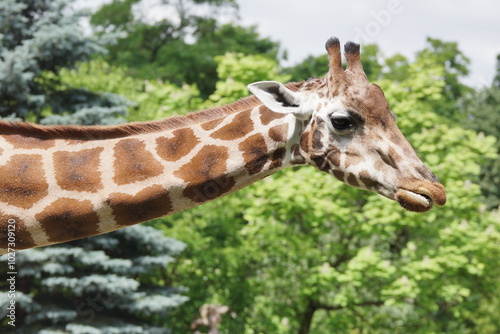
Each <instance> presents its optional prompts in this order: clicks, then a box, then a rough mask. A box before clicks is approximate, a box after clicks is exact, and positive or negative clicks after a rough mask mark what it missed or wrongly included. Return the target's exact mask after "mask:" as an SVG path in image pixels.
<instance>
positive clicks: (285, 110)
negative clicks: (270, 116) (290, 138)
mask: <svg viewBox="0 0 500 334" xmlns="http://www.w3.org/2000/svg"><path fill="white" fill-rule="evenodd" d="M248 90H250V91H251V92H252V93H253V94H254V95H255V96H256V97H257V98H258V99H259V100H260V101H261V102H262V103H263V104H264V105H265V106H266V107H268V108H269V109H271V110H272V111H274V112H278V113H282V114H293V115H295V117H297V118H300V119H305V118H307V116H308V115H306V113H304V111H303V110H304V108H303V107H302V105H301V104H302V102H303V101H302V95H301V94H300V93H297V92H294V91H292V90H290V89H288V88H286V87H285V85H283V84H282V83H279V82H276V81H258V82H254V83H252V84H250V85H248Z"/></svg>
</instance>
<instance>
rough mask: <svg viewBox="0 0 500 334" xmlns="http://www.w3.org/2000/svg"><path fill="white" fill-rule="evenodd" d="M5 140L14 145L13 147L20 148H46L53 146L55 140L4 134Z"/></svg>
mask: <svg viewBox="0 0 500 334" xmlns="http://www.w3.org/2000/svg"><path fill="white" fill-rule="evenodd" d="M4 138H5V140H7V141H8V142H9V143H11V144H12V145H14V148H17V149H19V148H21V149H35V148H37V149H47V148H50V147H53V146H54V143H55V141H54V140H50V139H42V138H36V137H26V136H23V135H6V136H4Z"/></svg>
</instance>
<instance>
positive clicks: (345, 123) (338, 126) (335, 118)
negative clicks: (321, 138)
mask: <svg viewBox="0 0 500 334" xmlns="http://www.w3.org/2000/svg"><path fill="white" fill-rule="evenodd" d="M331 122H332V125H333V128H334V129H335V130H336V131H338V132H340V133H347V132H350V131H352V130H354V128H355V127H356V123H355V122H354V121H353V120H352V119H351V117H349V116H347V115H332V116H331Z"/></svg>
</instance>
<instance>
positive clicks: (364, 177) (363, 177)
mask: <svg viewBox="0 0 500 334" xmlns="http://www.w3.org/2000/svg"><path fill="white" fill-rule="evenodd" d="M359 180H360V181H361V182H363V184H364V185H365V186H366V187H367V188H368V189H371V190H374V189H376V188H377V187H379V186H380V184H379V183H378V182H377V181H375V180H373V179H372V177H371V176H370V173H369V172H368V171H366V170H362V171H361V172H360V173H359Z"/></svg>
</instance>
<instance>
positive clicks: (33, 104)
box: [0, 0, 123, 121]
mask: <svg viewBox="0 0 500 334" xmlns="http://www.w3.org/2000/svg"><path fill="white" fill-rule="evenodd" d="M71 2H72V1H71V0H61V1H48V0H41V1H22V2H21V1H15V0H5V1H2V2H1V3H0V22H1V24H0V36H2V38H1V40H0V101H1V102H0V117H14V118H15V117H18V118H23V119H24V118H26V117H30V119H32V120H35V121H38V120H40V119H41V118H42V117H43V116H45V114H47V113H50V112H57V113H58V112H63V111H68V110H67V109H66V108H67V107H68V105H67V104H64V105H63V104H61V103H62V102H63V101H71V105H74V104H75V102H76V101H78V102H79V105H80V106H82V107H84V108H88V107H90V106H95V105H99V104H101V106H103V105H110V104H111V105H113V106H114V104H113V103H114V102H116V101H111V100H110V99H109V97H104V98H103V100H105V101H104V102H102V101H99V96H95V95H92V94H88V93H87V92H81V91H78V90H71V89H69V90H66V91H62V92H61V91H58V89H57V88H58V81H57V73H58V72H59V71H60V70H61V69H62V68H67V67H72V66H74V65H75V64H76V62H78V61H83V60H88V59H89V58H90V57H91V56H92V55H93V54H95V53H99V52H103V51H104V49H103V48H102V46H101V43H100V42H99V41H98V40H97V39H95V38H93V37H88V36H85V35H84V34H83V32H82V29H81V28H80V26H79V24H78V21H79V19H80V18H81V17H82V16H83V15H84V13H83V12H75V11H73V10H72V9H71V8H70V7H69V4H70V3H71ZM108 37H109V36H108ZM120 102H123V101H120ZM70 111H71V112H74V111H76V110H75V109H74V107H72V108H71V110H70ZM122 111H123V110H122Z"/></svg>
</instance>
